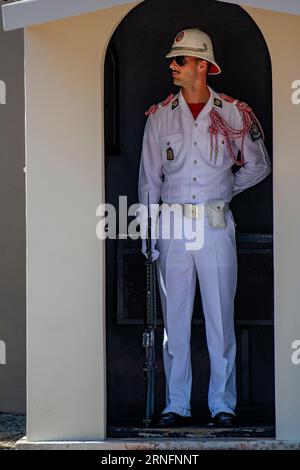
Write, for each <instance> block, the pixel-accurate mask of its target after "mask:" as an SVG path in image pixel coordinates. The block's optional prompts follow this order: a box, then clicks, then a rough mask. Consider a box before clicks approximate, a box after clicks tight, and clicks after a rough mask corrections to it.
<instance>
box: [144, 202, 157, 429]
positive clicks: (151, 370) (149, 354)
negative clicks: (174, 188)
mask: <svg viewBox="0 0 300 470" xmlns="http://www.w3.org/2000/svg"><path fill="white" fill-rule="evenodd" d="M151 241H152V236H151V216H150V207H149V194H148V225H147V242H146V247H147V250H146V254H147V260H146V261H145V266H146V284H147V286H146V312H145V316H144V328H145V329H144V332H143V347H144V348H145V362H144V366H143V377H144V379H145V380H146V381H147V384H146V413H145V418H144V419H143V423H144V424H145V426H146V427H147V428H148V427H149V426H150V424H151V422H152V420H153V415H154V382H155V368H156V362H155V328H156V275H155V261H153V259H152V250H151Z"/></svg>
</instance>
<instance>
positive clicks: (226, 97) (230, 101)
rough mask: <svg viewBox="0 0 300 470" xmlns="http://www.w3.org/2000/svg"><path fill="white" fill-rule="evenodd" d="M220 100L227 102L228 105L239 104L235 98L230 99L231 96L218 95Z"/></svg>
mask: <svg viewBox="0 0 300 470" xmlns="http://www.w3.org/2000/svg"><path fill="white" fill-rule="evenodd" d="M220 98H221V99H222V100H225V101H228V102H229V103H234V104H237V103H238V102H239V100H237V99H236V98H232V97H231V96H228V95H224V94H223V93H221V94H220Z"/></svg>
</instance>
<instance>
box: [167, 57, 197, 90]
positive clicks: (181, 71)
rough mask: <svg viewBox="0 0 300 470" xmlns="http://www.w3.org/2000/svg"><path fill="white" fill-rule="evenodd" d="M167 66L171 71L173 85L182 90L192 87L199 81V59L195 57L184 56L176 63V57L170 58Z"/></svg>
mask: <svg viewBox="0 0 300 470" xmlns="http://www.w3.org/2000/svg"><path fill="white" fill-rule="evenodd" d="M170 60H171V63H170V65H169V67H170V69H171V70H172V77H173V82H174V85H177V86H180V87H182V88H187V87H188V88H189V87H192V86H193V85H195V84H196V83H197V81H199V63H200V62H201V59H197V58H196V57H191V56H184V57H180V58H179V59H177V60H178V62H179V64H178V63H177V61H176V57H174V58H171V59H170Z"/></svg>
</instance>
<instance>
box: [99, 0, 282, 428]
mask: <svg viewBox="0 0 300 470" xmlns="http://www.w3.org/2000/svg"><path fill="white" fill-rule="evenodd" d="M184 5H185V9H184V11H183V10H182V2H181V0H166V1H165V2H160V1H159V0H149V1H147V2H143V3H142V4H140V5H138V6H137V7H136V8H134V9H133V10H132V11H131V12H130V13H129V14H128V15H127V16H126V17H125V18H124V19H123V21H122V22H121V23H120V25H119V26H118V28H117V29H116V31H115V33H114V35H113V36H112V38H111V41H110V44H109V46H108V50H107V56H106V66H105V71H106V87H105V105H106V107H105V113H106V116H105V122H106V129H105V134H106V161H105V172H106V173H105V178H106V181H105V187H106V198H105V200H106V202H108V203H111V204H114V206H115V207H118V197H119V195H126V196H127V197H128V207H129V206H130V205H131V204H133V203H135V202H137V179H138V167H139V160H140V150H141V141H142V136H143V129H144V124H145V120H146V118H145V116H144V111H145V110H146V109H147V108H148V107H149V106H150V105H151V104H153V103H156V102H159V101H162V100H163V99H164V98H165V97H166V96H168V95H169V94H170V93H171V92H175V93H176V92H177V89H176V88H174V87H173V85H172V82H171V79H170V74H169V72H168V69H167V67H166V63H165V58H164V57H165V53H166V52H167V51H168V48H169V47H170V43H171V42H172V40H173V38H174V36H175V34H176V33H177V32H178V31H179V30H181V29H183V28H186V27H200V28H201V29H203V30H204V31H206V32H208V33H209V34H210V36H211V38H212V40H213V43H214V48H215V54H216V57H217V60H218V62H219V63H220V65H221V67H222V70H223V73H222V74H221V75H220V76H217V77H211V78H210V81H209V84H210V86H211V87H212V88H213V89H215V90H217V91H219V92H224V93H226V94H228V95H231V96H234V97H237V98H238V99H240V100H242V101H246V102H247V103H249V104H250V105H251V107H252V108H253V110H255V113H256V114H257V116H258V118H259V119H260V122H261V123H262V126H263V128H264V131H265V141H266V146H267V149H268V151H269V155H270V156H272V77H271V63H270V57H269V53H268V49H267V45H266V43H265V41H264V38H263V36H262V34H261V32H260V30H259V29H258V27H257V26H256V24H255V23H254V21H253V20H252V19H251V18H250V17H249V15H248V14H247V13H246V12H245V11H244V10H243V9H242V8H241V7H239V6H237V5H232V4H227V3H221V2H215V1H213V0H202V1H201V2H199V1H197V0H186V1H185V4H184ZM231 208H232V211H233V213H234V217H235V220H236V222H237V241H238V258H239V282H238V290H237V295H236V335H237V346H238V354H237V386H238V411H239V415H240V417H241V421H242V422H244V423H247V424H249V423H250V424H251V423H253V424H273V422H274V344H273V250H272V247H273V244H272V233H273V220H272V212H273V210H272V178H271V177H268V178H267V179H266V180H264V181H263V182H262V183H260V184H259V185H257V186H254V187H253V188H251V189H249V190H247V191H245V192H244V193H242V194H241V195H239V196H237V197H236V198H234V199H233V201H232V203H231ZM143 261H144V259H143V257H142V256H141V255H140V243H139V242H134V241H132V240H130V239H128V240H107V243H106V289H107V290H106V299H107V301H106V305H107V306H106V324H107V387H108V390H107V397H108V413H107V416H108V427H110V426H113V425H115V424H123V425H131V424H132V425H139V424H140V423H141V420H142V418H143V415H144V398H145V390H144V382H143V378H142V367H143V360H144V358H143V355H144V350H143V348H142V331H143V309H144V286H145V280H144V277H145V276H144V264H143ZM159 319H161V314H160V312H159ZM162 330H163V327H162V323H161V320H160V324H159V327H158V331H157V336H158V339H157V343H158V345H159V346H160V344H161V342H162ZM157 352H158V363H157V373H156V409H157V411H159V410H161V409H162V407H163V403H164V377H163V367H162V358H161V350H160V347H158V349H157ZM192 361H193V389H192V413H193V416H194V419H195V422H199V423H202V424H205V423H206V422H207V420H208V417H209V412H208V408H207V389H208V378H209V360H208V353H207V348H206V341H205V331H204V324H203V315H202V309H201V299H200V296H199V292H197V295H196V301H195V309H194V319H193V329H192ZM108 435H109V431H108Z"/></svg>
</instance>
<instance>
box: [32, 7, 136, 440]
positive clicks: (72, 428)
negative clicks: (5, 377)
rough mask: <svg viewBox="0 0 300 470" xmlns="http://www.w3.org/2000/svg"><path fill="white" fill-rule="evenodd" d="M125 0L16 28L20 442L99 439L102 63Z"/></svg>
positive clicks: (102, 408)
mask: <svg viewBox="0 0 300 470" xmlns="http://www.w3.org/2000/svg"><path fill="white" fill-rule="evenodd" d="M128 9H130V7H129V6H126V7H122V8H120V7H117V8H113V9H110V10H106V11H102V12H96V13H91V14H86V15H82V16H80V17H74V18H69V19H66V20H62V21H57V22H52V23H48V24H46V25H41V26H35V27H32V28H29V29H27V30H26V31H25V63H26V66H25V69H26V109H27V113H26V167H27V173H26V194H27V203H26V217H27V323H28V338H27V341H28V371H27V387H28V400H27V402H28V433H27V437H28V439H29V440H32V441H34V440H53V439H61V440H76V439H80V440H85V439H92V440H95V439H98V440H99V439H102V438H104V437H105V426H106V416H105V413H106V401H105V397H106V384H105V376H106V370H105V321H104V317H105V315H104V312H105V310H104V308H105V298H104V293H105V285H104V274H105V271H104V267H105V263H104V262H105V259H104V254H105V253H104V244H103V242H100V241H99V240H98V239H97V238H96V223H97V219H96V208H97V206H98V204H100V202H103V201H104V159H103V141H102V137H103V106H102V103H103V99H102V94H103V80H102V76H103V61H104V56H105V51H106V47H107V43H108V41H109V38H110V35H111V33H112V31H113V30H114V27H115V25H116V24H117V23H118V21H120V19H121V18H122V17H123V16H124V15H125V13H126V11H127V10H128Z"/></svg>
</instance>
